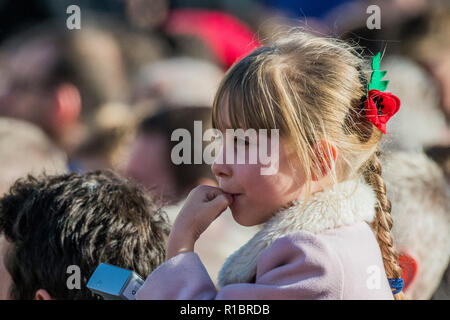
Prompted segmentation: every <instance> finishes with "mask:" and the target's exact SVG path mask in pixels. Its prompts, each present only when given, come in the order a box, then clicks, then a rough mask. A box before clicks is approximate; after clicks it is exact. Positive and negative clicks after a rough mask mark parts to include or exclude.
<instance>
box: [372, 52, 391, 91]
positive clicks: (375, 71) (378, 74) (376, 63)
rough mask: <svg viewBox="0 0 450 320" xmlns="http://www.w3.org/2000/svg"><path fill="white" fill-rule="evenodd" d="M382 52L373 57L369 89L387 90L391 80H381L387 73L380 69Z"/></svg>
mask: <svg viewBox="0 0 450 320" xmlns="http://www.w3.org/2000/svg"><path fill="white" fill-rule="evenodd" d="M380 65H381V53H380V52H378V53H377V54H376V55H375V56H373V58H372V75H371V77H370V82H369V91H370V90H372V89H375V90H379V91H385V90H386V89H387V86H388V83H389V80H381V79H383V77H384V76H385V75H386V71H380Z"/></svg>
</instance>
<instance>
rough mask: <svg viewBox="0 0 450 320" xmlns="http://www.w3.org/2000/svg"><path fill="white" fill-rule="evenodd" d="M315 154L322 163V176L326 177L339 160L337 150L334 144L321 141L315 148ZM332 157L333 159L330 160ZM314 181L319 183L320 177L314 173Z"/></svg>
mask: <svg viewBox="0 0 450 320" xmlns="http://www.w3.org/2000/svg"><path fill="white" fill-rule="evenodd" d="M314 152H315V154H316V156H317V159H318V160H319V161H320V163H319V165H320V170H321V172H322V175H323V176H326V175H327V174H328V172H329V171H330V169H331V168H332V164H333V162H335V161H336V159H337V148H336V146H335V145H334V144H333V143H331V142H329V141H327V140H325V139H320V141H319V142H318V143H317V144H316V145H315V146H314ZM330 157H331V158H332V159H330ZM312 179H313V181H317V180H319V177H317V176H316V175H315V174H314V173H313V175H312Z"/></svg>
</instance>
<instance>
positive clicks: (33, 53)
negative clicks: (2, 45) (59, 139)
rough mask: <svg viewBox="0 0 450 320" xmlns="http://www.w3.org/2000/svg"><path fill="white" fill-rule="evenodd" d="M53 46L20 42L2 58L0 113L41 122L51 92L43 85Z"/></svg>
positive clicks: (46, 110) (48, 103) (52, 56)
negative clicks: (19, 45) (14, 49)
mask: <svg viewBox="0 0 450 320" xmlns="http://www.w3.org/2000/svg"><path fill="white" fill-rule="evenodd" d="M54 54H55V52H54V48H52V46H50V45H48V44H47V43H45V42H33V43H30V44H27V45H24V46H23V47H21V48H20V49H19V50H17V52H16V53H15V54H14V55H7V56H6V57H5V59H4V61H2V71H3V80H2V81H1V88H0V114H2V115H6V116H11V117H17V118H21V119H24V120H29V121H33V122H44V121H45V119H44V118H45V116H46V113H47V112H49V109H48V106H49V105H50V102H51V95H50V94H49V92H48V91H46V90H45V88H44V82H45V79H46V69H47V68H49V64H50V63H51V61H52V60H53V59H54Z"/></svg>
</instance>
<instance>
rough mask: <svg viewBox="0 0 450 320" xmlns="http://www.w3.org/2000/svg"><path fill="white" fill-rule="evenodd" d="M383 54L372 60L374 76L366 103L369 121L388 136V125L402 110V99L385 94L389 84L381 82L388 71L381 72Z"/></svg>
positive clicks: (384, 81) (365, 108)
mask: <svg viewBox="0 0 450 320" xmlns="http://www.w3.org/2000/svg"><path fill="white" fill-rule="evenodd" d="M380 63H381V54H380V53H379V52H378V54H377V55H376V56H374V57H373V58H372V75H371V78H370V82H369V92H368V94H367V97H366V100H365V102H364V111H365V114H366V118H367V120H369V121H370V122H372V123H373V124H374V125H375V126H376V127H377V128H378V129H380V130H381V131H382V132H383V133H384V134H386V123H387V122H388V121H389V119H390V118H391V117H392V116H393V115H394V114H395V113H396V112H397V111H398V110H399V109H400V99H399V98H398V97H396V96H395V95H393V94H392V93H388V92H384V91H385V90H386V88H387V85H388V83H389V81H388V80H381V79H382V78H383V77H384V76H385V75H386V71H380Z"/></svg>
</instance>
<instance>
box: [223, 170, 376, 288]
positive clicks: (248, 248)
mask: <svg viewBox="0 0 450 320" xmlns="http://www.w3.org/2000/svg"><path fill="white" fill-rule="evenodd" d="M376 201H377V200H376V195H375V191H374V190H373V189H372V188H371V187H370V186H369V185H368V184H367V183H366V182H365V181H364V180H362V179H361V180H347V181H344V182H341V183H338V184H336V185H334V186H333V187H331V188H330V189H328V190H325V191H322V192H317V193H315V194H314V195H313V196H312V197H311V199H310V201H309V202H308V203H307V205H306V207H305V209H304V210H303V211H302V212H301V207H302V204H303V199H302V198H300V199H298V200H297V201H295V202H294V203H293V204H292V205H291V206H290V207H288V208H286V209H282V210H280V211H278V212H277V213H275V215H274V216H273V217H272V218H271V219H270V220H269V221H267V222H266V223H264V225H263V226H262V229H261V230H260V231H259V232H258V233H256V234H255V235H254V236H253V238H252V239H250V240H249V241H248V242H247V243H246V244H245V245H244V246H242V247H241V248H240V249H239V250H237V251H236V252H235V253H233V254H232V255H231V256H230V257H229V258H228V259H227V260H226V261H225V263H224V265H223V266H222V269H221V270H220V273H219V277H218V286H219V288H220V287H223V286H225V285H227V284H230V283H249V282H251V280H252V279H253V278H254V276H255V275H256V261H257V258H258V256H259V254H260V253H261V252H262V251H263V250H264V249H266V248H267V247H269V246H270V245H271V244H272V243H273V242H274V241H275V240H276V239H278V238H281V237H284V236H286V235H288V234H290V233H294V232H297V231H299V230H305V231H309V232H312V233H319V232H321V231H324V230H326V229H333V228H337V227H340V226H344V225H351V224H354V223H357V222H362V221H366V222H369V223H370V222H372V221H373V219H374V217H375V204H376Z"/></svg>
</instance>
